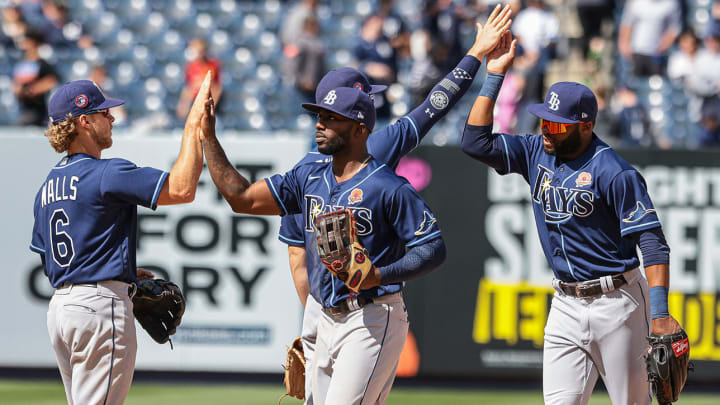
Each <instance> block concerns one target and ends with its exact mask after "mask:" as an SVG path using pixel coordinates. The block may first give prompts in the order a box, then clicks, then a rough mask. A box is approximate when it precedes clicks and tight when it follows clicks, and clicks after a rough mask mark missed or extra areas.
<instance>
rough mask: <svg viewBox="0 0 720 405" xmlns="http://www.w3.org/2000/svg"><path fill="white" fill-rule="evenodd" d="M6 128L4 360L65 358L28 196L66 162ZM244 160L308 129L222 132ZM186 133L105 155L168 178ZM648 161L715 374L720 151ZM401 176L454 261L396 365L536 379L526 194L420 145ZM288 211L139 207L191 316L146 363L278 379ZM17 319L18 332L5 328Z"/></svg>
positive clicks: (426, 286)
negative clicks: (51, 327)
mask: <svg viewBox="0 0 720 405" xmlns="http://www.w3.org/2000/svg"><path fill="white" fill-rule="evenodd" d="M11 132H12V133H10V134H7V133H5V134H2V135H0V139H2V141H3V145H4V148H5V149H4V150H5V151H6V154H5V157H4V159H3V160H2V163H0V164H1V165H2V172H3V173H5V176H4V177H3V180H2V185H3V187H2V188H3V190H4V193H3V194H4V195H3V198H2V200H0V205H1V206H2V210H0V212H2V224H3V227H2V229H3V230H4V232H3V243H2V244H0V249H1V251H2V257H4V258H5V265H4V266H3V270H2V271H3V273H4V287H5V288H4V289H3V294H0V308H2V309H0V321H2V324H3V325H5V327H3V330H2V332H0V367H38V368H51V367H54V365H55V360H54V355H53V353H52V349H51V347H50V344H49V339H48V335H47V330H46V327H45V315H46V311H47V300H48V297H49V296H50V295H51V294H52V288H51V287H50V286H49V283H48V282H47V278H46V277H45V276H44V275H43V273H42V269H41V267H40V263H39V259H38V257H37V255H35V254H33V253H31V252H30V251H29V250H28V248H27V246H28V243H29V240H30V233H31V229H32V222H33V218H32V203H33V199H34V196H35V193H36V192H37V187H38V186H39V185H40V183H41V182H42V180H43V179H44V177H45V176H46V175H47V172H48V170H49V169H50V167H51V166H52V165H53V164H54V163H56V162H57V161H58V160H59V155H57V154H55V153H54V152H53V151H52V150H51V149H50V147H49V146H48V144H47V141H46V140H45V139H44V138H43V137H42V136H41V134H40V133H39V132H37V131H35V132H33V131H25V130H18V131H14V132H13V131H11ZM222 142H223V145H224V146H225V149H226V151H227V152H228V156H229V158H230V160H231V162H232V163H233V164H236V165H237V167H238V168H239V169H240V170H241V171H242V172H243V173H244V174H245V175H246V176H248V177H249V178H250V179H251V180H256V179H261V178H263V177H265V176H268V175H270V174H273V173H276V172H283V171H285V170H286V169H289V168H290V167H291V166H292V164H293V163H294V162H295V161H297V160H298V159H299V158H300V157H301V156H302V155H303V154H304V153H305V151H306V150H307V147H308V141H307V139H306V138H305V137H303V136H298V137H273V136H269V135H267V136H264V135H242V136H233V135H226V136H224V137H223V139H222ZM179 147H180V137H179V134H178V133H174V134H165V135H163V134H156V135H154V136H150V137H142V136H134V135H132V134H124V135H123V134H120V133H118V134H117V135H115V144H114V146H113V147H112V148H111V149H110V150H108V151H106V152H105V153H104V154H103V157H124V158H127V159H130V160H132V161H134V162H135V163H137V164H138V165H149V166H154V167H158V168H161V169H166V170H169V169H170V167H171V166H172V162H173V160H174V158H175V157H176V156H177V152H178V150H179ZM621 154H622V155H623V156H624V157H625V158H626V159H627V160H628V161H630V162H631V163H633V164H635V165H636V166H637V167H638V168H640V170H641V172H642V174H643V175H644V176H645V179H646V180H647V182H648V187H649V190H650V193H651V196H652V198H653V201H654V203H655V205H656V208H657V209H658V213H659V215H660V219H661V221H662V222H663V227H664V230H665V234H666V236H667V239H668V242H669V244H670V247H671V296H670V311H671V313H673V314H674V315H675V316H676V317H677V318H678V320H679V321H680V322H681V323H682V324H683V325H684V326H685V328H686V329H687V332H688V335H689V336H690V340H691V344H692V350H691V356H692V358H693V360H694V362H695V364H696V372H695V373H694V374H691V376H690V378H691V379H696V380H698V381H700V380H704V381H709V380H712V379H717V378H718V377H720V301H719V300H718V290H720V159H719V158H720V153H719V152H682V151H652V152H651V151H622V152H621ZM399 171H400V173H401V174H402V175H404V176H406V177H407V178H408V179H409V180H410V181H411V182H412V183H413V185H415V186H416V187H417V188H418V189H420V191H421V194H422V195H423V196H424V197H425V199H426V200H427V201H428V203H429V204H430V206H431V207H432V208H433V210H434V212H435V214H436V216H437V218H438V221H439V223H440V226H441V229H442V231H443V234H444V236H445V239H446V242H447V245H448V252H449V255H448V260H447V261H446V263H445V264H444V265H443V266H442V267H441V268H440V269H438V270H436V271H435V272H433V273H431V274H430V275H429V276H427V277H425V278H423V279H420V280H416V281H412V282H410V283H408V285H407V286H406V290H405V296H406V300H407V303H408V311H409V313H410V322H411V324H410V329H411V332H412V336H413V338H412V339H410V340H409V341H408V344H407V345H406V351H405V352H404V354H403V359H402V364H401V365H400V372H401V374H403V375H407V376H412V375H420V376H440V377H464V378H477V377H518V378H539V377H540V375H541V365H542V338H543V326H544V324H545V319H546V317H547V311H548V309H549V305H550V302H551V299H552V289H551V288H550V285H551V278H552V274H551V272H550V271H549V269H548V267H547V264H546V261H545V258H544V256H543V254H542V251H541V249H540V246H539V243H538V241H537V235H536V231H535V226H534V221H533V218H532V213H531V211H530V206H529V201H528V200H529V186H528V185H527V184H526V183H525V182H524V180H523V179H522V178H521V177H520V176H517V175H510V176H504V177H501V176H498V175H497V174H495V173H494V172H493V171H492V170H488V169H487V168H486V167H485V166H483V165H481V164H479V163H477V162H475V161H473V160H471V159H470V158H468V157H466V156H465V155H463V154H462V152H461V151H460V150H459V149H458V148H456V147H446V148H436V147H430V146H422V147H420V148H418V149H417V150H416V151H414V152H413V153H412V154H411V156H410V157H409V158H407V159H405V160H403V162H402V163H401V165H400V168H399ZM279 223H280V221H279V218H277V217H252V216H246V215H237V214H233V213H232V212H231V210H230V209H229V207H228V205H227V204H226V203H225V202H224V200H222V198H221V197H220V196H219V195H218V193H217V192H216V190H215V187H214V185H213V184H212V181H211V180H210V177H209V174H208V173H207V172H204V173H203V175H202V177H201V184H200V186H199V188H198V193H197V197H196V200H195V202H193V203H192V204H190V205H184V206H175V207H159V208H158V209H157V210H156V211H151V210H148V209H145V208H141V209H140V210H139V223H138V229H139V235H138V265H139V266H142V267H146V268H149V269H151V270H152V271H154V272H156V273H157V274H158V275H160V276H161V277H166V278H170V279H172V280H174V281H176V282H177V283H178V284H180V285H181V287H182V288H183V289H184V291H185V293H186V295H187V298H188V307H187V311H186V314H185V318H184V320H183V324H182V326H181V327H180V328H179V329H178V333H177V335H176V337H175V338H174V344H175V351H174V352H170V347H169V346H168V345H162V346H161V345H157V344H156V343H154V342H153V341H152V340H151V339H150V338H149V337H147V335H146V334H145V332H144V331H142V330H141V329H140V328H139V329H138V331H139V332H138V338H139V344H138V347H139V349H138V365H137V366H138V369H139V370H167V371H219V372H250V373H252V372H262V373H274V372H281V369H280V366H279V365H280V364H281V363H282V362H283V358H284V350H285V345H287V344H289V342H290V341H291V340H292V338H293V337H294V336H296V335H297V334H299V332H300V324H301V319H302V318H301V315H302V309H301V307H300V304H299V301H298V299H297V295H296V294H295V291H294V288H293V286H292V282H291V279H290V272H289V269H288V265H287V249H286V245H284V244H282V243H280V242H279V241H278V240H277V230H278V228H279ZM10 325H12V326H10Z"/></svg>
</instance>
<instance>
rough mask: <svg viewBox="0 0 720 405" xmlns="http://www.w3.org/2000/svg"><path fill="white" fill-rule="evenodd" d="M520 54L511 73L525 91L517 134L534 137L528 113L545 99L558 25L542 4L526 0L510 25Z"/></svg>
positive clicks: (533, 121)
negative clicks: (521, 80)
mask: <svg viewBox="0 0 720 405" xmlns="http://www.w3.org/2000/svg"><path fill="white" fill-rule="evenodd" d="M511 29H512V32H513V35H515V37H516V38H517V41H518V47H519V52H518V53H517V57H516V58H515V63H514V64H513V70H514V71H515V72H516V73H518V74H520V75H522V77H523V82H524V88H523V93H522V97H521V102H520V108H519V109H518V121H517V131H518V133H523V134H524V133H534V131H535V129H536V127H537V118H536V117H535V116H534V115H532V114H530V113H528V112H527V108H526V106H527V105H529V104H536V103H541V102H542V100H544V98H545V73H546V72H547V67H548V64H549V63H550V60H551V59H553V58H554V57H555V52H556V45H557V39H558V34H559V31H560V23H559V22H558V19H557V17H555V14H553V13H552V12H551V11H549V10H547V9H546V8H545V2H544V1H543V0H528V1H527V7H526V8H525V9H523V10H521V11H520V12H519V13H518V14H517V17H516V18H515V21H514V22H513V25H512V28H511Z"/></svg>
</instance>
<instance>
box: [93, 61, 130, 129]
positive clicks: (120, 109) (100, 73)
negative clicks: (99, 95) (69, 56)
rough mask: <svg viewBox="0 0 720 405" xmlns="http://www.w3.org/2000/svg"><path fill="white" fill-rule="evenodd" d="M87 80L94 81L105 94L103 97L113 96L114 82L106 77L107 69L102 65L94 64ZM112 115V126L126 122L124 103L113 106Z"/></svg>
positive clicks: (122, 124)
mask: <svg viewBox="0 0 720 405" xmlns="http://www.w3.org/2000/svg"><path fill="white" fill-rule="evenodd" d="M88 80H90V81H91V82H93V83H95V84H96V85H97V86H98V87H99V88H100V90H102V92H103V94H105V98H115V97H113V91H114V90H115V82H114V81H113V79H112V78H110V77H108V75H107V70H105V68H104V67H103V66H100V65H95V66H93V67H92V68H91V69H90V76H88ZM112 115H113V117H115V121H113V126H116V127H118V126H124V125H126V124H127V111H125V106H124V105H122V104H121V105H119V106H117V107H113V109H112Z"/></svg>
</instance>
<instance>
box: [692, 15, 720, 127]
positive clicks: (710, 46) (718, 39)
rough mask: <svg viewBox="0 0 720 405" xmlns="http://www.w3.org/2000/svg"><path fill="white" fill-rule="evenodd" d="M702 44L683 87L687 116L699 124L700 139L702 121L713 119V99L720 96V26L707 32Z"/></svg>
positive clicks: (715, 104) (714, 103) (714, 104)
mask: <svg viewBox="0 0 720 405" xmlns="http://www.w3.org/2000/svg"><path fill="white" fill-rule="evenodd" d="M703 44H704V47H703V48H702V49H700V50H699V51H698V52H697V57H696V58H695V64H694V65H693V74H691V75H689V76H688V80H687V82H686V87H685V89H686V92H687V93H688V96H689V102H688V112H689V114H688V115H689V116H690V120H691V121H692V122H694V123H698V124H700V126H701V128H700V130H699V131H700V134H699V136H700V137H701V136H702V131H703V129H702V127H703V125H704V124H703V120H704V119H705V118H707V117H711V118H712V117H713V114H711V112H712V111H711V110H712V108H714V106H717V103H716V101H715V99H716V98H717V97H718V94H720V26H719V27H717V28H716V29H714V30H713V31H710V32H708V34H707V36H706V37H705V40H704V41H703Z"/></svg>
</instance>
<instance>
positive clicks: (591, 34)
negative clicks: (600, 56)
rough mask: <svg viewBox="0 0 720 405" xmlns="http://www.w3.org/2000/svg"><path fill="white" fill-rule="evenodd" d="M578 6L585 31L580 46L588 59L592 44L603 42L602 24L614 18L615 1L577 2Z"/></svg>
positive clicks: (591, 0)
mask: <svg viewBox="0 0 720 405" xmlns="http://www.w3.org/2000/svg"><path fill="white" fill-rule="evenodd" d="M576 4H577V13H578V17H579V19H580V25H581V26H582V30H583V35H582V38H581V40H582V42H581V44H580V46H581V48H582V51H583V55H585V57H586V58H587V57H589V56H591V52H590V50H591V47H590V44H591V42H592V41H603V39H602V24H603V22H604V21H605V20H607V19H610V18H612V12H613V6H614V0H576Z"/></svg>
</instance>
